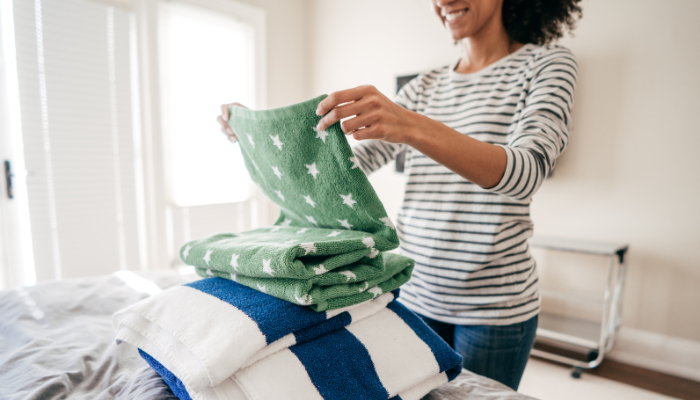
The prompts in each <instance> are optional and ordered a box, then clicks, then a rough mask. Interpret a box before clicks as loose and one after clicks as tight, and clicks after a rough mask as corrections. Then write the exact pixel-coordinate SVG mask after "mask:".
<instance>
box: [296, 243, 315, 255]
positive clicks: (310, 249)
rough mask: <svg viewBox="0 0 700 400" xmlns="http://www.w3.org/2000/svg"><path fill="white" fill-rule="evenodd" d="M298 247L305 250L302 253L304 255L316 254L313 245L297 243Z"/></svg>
mask: <svg viewBox="0 0 700 400" xmlns="http://www.w3.org/2000/svg"><path fill="white" fill-rule="evenodd" d="M299 246H301V248H302V249H304V250H306V251H305V252H304V255H307V254H309V253H315V252H316V245H315V244H313V243H299Z"/></svg>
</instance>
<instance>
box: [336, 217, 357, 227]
mask: <svg viewBox="0 0 700 400" xmlns="http://www.w3.org/2000/svg"><path fill="white" fill-rule="evenodd" d="M336 221H338V222H340V225H343V227H344V228H345V229H350V228H352V227H353V226H354V225H350V223H349V222H348V220H347V219H344V220H342V221H341V220H339V219H338V220H336Z"/></svg>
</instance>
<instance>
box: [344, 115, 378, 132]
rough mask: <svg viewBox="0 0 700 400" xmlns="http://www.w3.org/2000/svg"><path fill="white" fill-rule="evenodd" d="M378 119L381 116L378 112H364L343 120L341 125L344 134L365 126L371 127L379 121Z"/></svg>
mask: <svg viewBox="0 0 700 400" xmlns="http://www.w3.org/2000/svg"><path fill="white" fill-rule="evenodd" d="M378 119H379V118H378V117H377V115H376V114H367V115H365V114H362V115H358V116H357V117H355V118H350V119H347V120H345V121H343V122H341V125H340V127H341V129H342V130H343V133H344V134H346V135H349V134H352V133H353V132H354V131H356V130H358V129H362V128H365V127H369V126H370V125H373V124H376V123H377V122H379V121H378Z"/></svg>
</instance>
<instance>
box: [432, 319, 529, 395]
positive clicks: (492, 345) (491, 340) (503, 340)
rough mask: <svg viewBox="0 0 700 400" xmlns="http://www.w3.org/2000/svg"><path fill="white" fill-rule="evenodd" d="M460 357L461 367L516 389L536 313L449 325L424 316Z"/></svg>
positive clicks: (522, 369) (527, 356) (527, 351)
mask: <svg viewBox="0 0 700 400" xmlns="http://www.w3.org/2000/svg"><path fill="white" fill-rule="evenodd" d="M421 318H423V321H425V323H426V324H428V326H430V327H431V328H433V330H434V331H435V332H437V334H438V335H440V337H442V338H443V339H444V340H445V341H446V342H447V344H449V345H450V346H452V348H453V349H455V351H456V352H457V353H459V354H460V355H461V356H462V357H463V358H464V360H463V362H462V366H463V367H464V368H465V369H467V370H469V371H472V372H475V373H477V374H479V375H483V376H486V377H488V378H491V379H493V380H495V381H498V382H501V383H502V384H504V385H506V386H508V387H510V388H512V389H513V390H518V385H520V378H522V377H523V372H524V371H525V364H527V360H528V358H529V356H530V350H531V349H532V345H533V343H534V342H535V333H536V331H537V316H534V317H532V318H530V319H529V320H527V321H525V322H521V323H517V324H513V325H504V326H497V325H452V324H447V323H444V322H440V321H436V320H434V319H430V318H428V317H424V316H422V315H421Z"/></svg>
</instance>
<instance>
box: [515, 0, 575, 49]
mask: <svg viewBox="0 0 700 400" xmlns="http://www.w3.org/2000/svg"><path fill="white" fill-rule="evenodd" d="M580 1H581V0H503V10H502V16H503V26H504V27H505V28H506V32H507V33H508V37H509V38H510V40H511V41H514V42H519V43H534V44H537V45H545V44H549V43H551V42H552V41H555V40H557V39H559V38H561V37H562V36H564V33H566V31H569V32H572V31H573V30H574V28H576V22H577V21H578V19H580V18H581V16H582V15H583V13H582V11H581V6H580V5H579V4H578V3H579V2H580Z"/></svg>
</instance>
